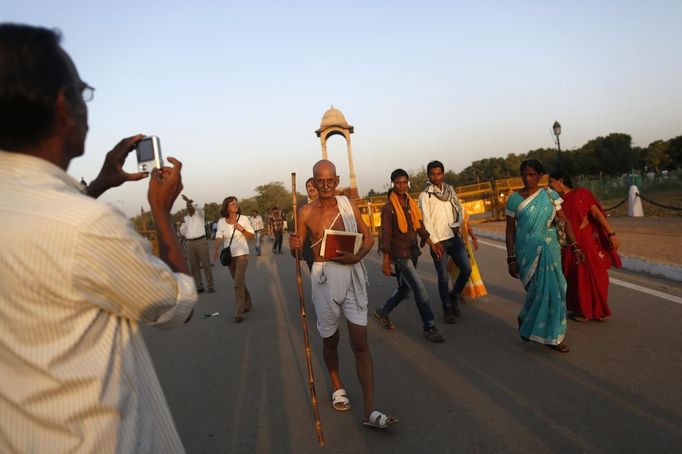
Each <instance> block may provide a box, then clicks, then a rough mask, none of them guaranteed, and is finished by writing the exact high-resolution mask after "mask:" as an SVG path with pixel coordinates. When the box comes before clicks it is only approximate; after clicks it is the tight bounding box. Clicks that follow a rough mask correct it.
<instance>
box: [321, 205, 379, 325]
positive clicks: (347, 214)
mask: <svg viewBox="0 0 682 454" xmlns="http://www.w3.org/2000/svg"><path fill="white" fill-rule="evenodd" d="M336 200H337V206H338V207H339V212H340V213H341V219H343V224H344V228H345V230H346V231H347V232H357V231H358V226H357V223H356V222H355V215H354V214H353V207H352V206H351V204H350V201H349V200H348V198H346V197H344V196H336ZM310 283H311V286H312V297H313V305H314V306H315V313H316V314H317V330H318V331H319V332H320V335H321V336H322V337H323V338H327V337H329V336H331V335H332V334H334V333H335V332H336V330H337V329H338V328H339V320H340V319H341V310H343V315H344V316H345V317H346V320H348V321H349V322H351V323H353V324H355V325H360V326H367V302H368V300H367V270H366V269H365V265H364V264H363V262H362V260H361V261H359V262H358V263H356V264H354V265H341V264H339V263H336V262H315V263H313V269H312V270H311V272H310Z"/></svg>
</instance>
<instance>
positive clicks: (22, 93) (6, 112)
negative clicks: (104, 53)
mask: <svg viewBox="0 0 682 454" xmlns="http://www.w3.org/2000/svg"><path fill="white" fill-rule="evenodd" d="M60 40H61V35H60V33H59V31H57V30H48V29H46V28H41V27H32V26H28V25H18V24H1V25H0V149H4V150H9V151H14V150H18V149H21V148H26V147H30V146H35V145H37V144H38V143H40V141H41V140H43V139H45V138H46V137H48V136H49V135H50V134H51V133H52V132H53V130H54V127H55V118H56V112H55V100H56V99H57V95H58V94H59V90H61V89H63V88H66V87H68V86H69V85H70V84H73V82H74V80H73V79H74V75H73V70H72V69H71V67H70V65H69V63H68V60H67V56H66V53H65V52H64V51H63V50H62V49H61V47H60V45H59V42H60ZM75 88H77V87H75V86H74V89H75ZM72 96H75V93H74V94H73V95H72Z"/></svg>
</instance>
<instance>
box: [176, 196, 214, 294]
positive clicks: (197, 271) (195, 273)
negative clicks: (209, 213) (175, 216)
mask: <svg viewBox="0 0 682 454" xmlns="http://www.w3.org/2000/svg"><path fill="white" fill-rule="evenodd" d="M182 198H183V200H184V201H185V202H186V203H187V216H185V218H184V219H183V222H182V226H181V227H180V233H181V234H182V236H183V237H184V238H185V240H186V241H187V256H188V258H189V268H190V270H191V271H192V277H194V283H195V284H196V286H197V292H199V293H201V292H203V291H204V283H203V281H202V280H201V268H203V269H204V274H205V275H206V283H207V284H208V293H213V292H215V286H214V285H213V271H211V261H210V260H209V258H208V243H207V242H206V227H205V224H206V223H205V221H204V212H203V211H202V210H201V208H199V205H198V204H196V203H194V200H192V199H190V198H188V197H187V196H186V195H184V194H183V195H182Z"/></svg>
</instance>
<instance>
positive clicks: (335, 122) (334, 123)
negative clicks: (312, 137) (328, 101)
mask: <svg viewBox="0 0 682 454" xmlns="http://www.w3.org/2000/svg"><path fill="white" fill-rule="evenodd" d="M332 127H338V128H341V129H347V130H349V131H350V132H351V134H352V133H353V129H354V128H353V127H352V126H351V125H349V124H348V122H347V121H346V117H344V116H343V113H341V111H340V110H339V109H336V108H334V106H331V108H330V109H329V110H327V111H326V112H325V113H324V115H323V116H322V122H321V123H320V129H318V130H317V131H315V134H317V136H318V137H319V136H320V134H321V133H322V131H324V130H325V129H328V128H332Z"/></svg>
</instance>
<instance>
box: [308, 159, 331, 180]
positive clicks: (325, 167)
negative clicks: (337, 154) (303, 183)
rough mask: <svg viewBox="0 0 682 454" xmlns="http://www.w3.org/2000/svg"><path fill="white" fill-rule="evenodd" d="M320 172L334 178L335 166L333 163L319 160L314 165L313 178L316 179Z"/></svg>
mask: <svg viewBox="0 0 682 454" xmlns="http://www.w3.org/2000/svg"><path fill="white" fill-rule="evenodd" d="M322 171H326V172H331V173H332V174H333V175H334V176H336V166H335V165H334V163H333V162H331V161H329V160H327V159H320V160H319V161H317V162H316V163H315V165H314V166H313V177H316V176H317V174H318V173H319V172H322Z"/></svg>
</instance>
